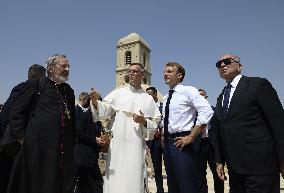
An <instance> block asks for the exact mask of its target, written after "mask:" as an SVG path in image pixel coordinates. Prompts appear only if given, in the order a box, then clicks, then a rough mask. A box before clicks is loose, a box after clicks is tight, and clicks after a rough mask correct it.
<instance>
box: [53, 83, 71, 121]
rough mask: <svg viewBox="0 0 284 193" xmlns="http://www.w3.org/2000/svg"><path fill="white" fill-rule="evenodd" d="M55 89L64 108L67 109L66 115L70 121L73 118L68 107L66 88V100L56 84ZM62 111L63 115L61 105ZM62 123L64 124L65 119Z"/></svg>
mask: <svg viewBox="0 0 284 193" xmlns="http://www.w3.org/2000/svg"><path fill="white" fill-rule="evenodd" d="M55 88H56V92H57V94H58V96H59V98H60V100H61V102H62V103H63V104H64V107H65V111H64V113H65V114H66V115H67V118H68V119H69V120H70V119H71V117H70V111H69V110H68V106H67V97H66V92H65V86H64V94H65V100H64V98H63V96H62V95H61V93H60V91H59V89H58V87H57V84H55ZM60 110H61V113H63V111H62V108H61V105H60ZM62 122H63V119H62Z"/></svg>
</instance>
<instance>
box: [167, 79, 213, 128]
mask: <svg viewBox="0 0 284 193" xmlns="http://www.w3.org/2000/svg"><path fill="white" fill-rule="evenodd" d="M173 90H174V93H173V95H172V99H171V102H170V105H169V125H168V131H169V133H176V132H182V131H190V130H191V128H192V127H193V126H194V123H195V119H196V125H203V124H207V123H208V122H209V121H210V119H211V117H212V116H213V110H212V108H211V106H210V104H209V103H208V101H207V100H206V99H205V98H204V97H203V96H201V95H200V94H199V92H198V90H197V89H196V88H194V87H192V86H183V85H181V84H178V85H176V86H175V87H174V88H173ZM167 98H168V94H167V95H165V96H164V99H163V104H164V106H163V115H165V104H166V101H167ZM197 112H198V116H197V118H196V113H197Z"/></svg>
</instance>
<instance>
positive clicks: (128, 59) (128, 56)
mask: <svg viewBox="0 0 284 193" xmlns="http://www.w3.org/2000/svg"><path fill="white" fill-rule="evenodd" d="M125 64H126V65H130V64H131V52H130V51H127V52H125Z"/></svg>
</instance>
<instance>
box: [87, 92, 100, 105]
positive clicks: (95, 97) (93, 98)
mask: <svg viewBox="0 0 284 193" xmlns="http://www.w3.org/2000/svg"><path fill="white" fill-rule="evenodd" d="M90 97H91V101H92V103H93V105H94V106H95V107H97V100H99V99H100V97H101V94H100V92H98V91H96V90H95V89H94V88H91V92H90Z"/></svg>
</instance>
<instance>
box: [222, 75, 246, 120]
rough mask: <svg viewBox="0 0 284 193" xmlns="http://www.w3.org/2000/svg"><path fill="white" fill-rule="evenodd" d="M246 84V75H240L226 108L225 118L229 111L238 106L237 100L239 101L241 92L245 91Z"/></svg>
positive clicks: (241, 95)
mask: <svg viewBox="0 0 284 193" xmlns="http://www.w3.org/2000/svg"><path fill="white" fill-rule="evenodd" d="M247 86H248V79H247V77H246V76H242V77H241V79H240V81H239V83H238V85H237V87H236V90H235V92H234V95H233V97H232V99H231V102H230V106H229V110H228V113H227V116H226V118H227V117H229V116H230V114H231V112H232V111H233V110H234V109H235V108H236V107H238V104H239V102H241V100H242V97H243V94H244V93H245V90H246V88H247Z"/></svg>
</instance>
